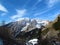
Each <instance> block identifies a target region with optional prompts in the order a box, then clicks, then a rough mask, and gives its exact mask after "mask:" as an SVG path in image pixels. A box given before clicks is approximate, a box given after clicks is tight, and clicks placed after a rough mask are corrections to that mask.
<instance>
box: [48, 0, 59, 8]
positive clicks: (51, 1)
mask: <svg viewBox="0 0 60 45" xmlns="http://www.w3.org/2000/svg"><path fill="white" fill-rule="evenodd" d="M57 2H59V0H47V5H48V7H53V6H54V5H55V4H56V3H57Z"/></svg>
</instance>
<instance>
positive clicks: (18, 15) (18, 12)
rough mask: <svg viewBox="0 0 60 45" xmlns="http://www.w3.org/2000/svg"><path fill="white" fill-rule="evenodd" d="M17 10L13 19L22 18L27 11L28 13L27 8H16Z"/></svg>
mask: <svg viewBox="0 0 60 45" xmlns="http://www.w3.org/2000/svg"><path fill="white" fill-rule="evenodd" d="M16 11H17V14H16V15H13V16H11V19H13V20H14V19H16V18H21V17H22V16H24V15H25V13H26V9H22V10H16Z"/></svg>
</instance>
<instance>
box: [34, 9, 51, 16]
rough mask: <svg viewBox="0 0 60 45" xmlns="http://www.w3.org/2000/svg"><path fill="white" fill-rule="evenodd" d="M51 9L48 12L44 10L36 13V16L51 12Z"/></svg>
mask: <svg viewBox="0 0 60 45" xmlns="http://www.w3.org/2000/svg"><path fill="white" fill-rule="evenodd" d="M51 9H52V8H51ZM51 9H47V10H44V11H42V12H38V13H35V14H34V16H39V15H42V14H44V13H46V12H48V11H50V10H51Z"/></svg>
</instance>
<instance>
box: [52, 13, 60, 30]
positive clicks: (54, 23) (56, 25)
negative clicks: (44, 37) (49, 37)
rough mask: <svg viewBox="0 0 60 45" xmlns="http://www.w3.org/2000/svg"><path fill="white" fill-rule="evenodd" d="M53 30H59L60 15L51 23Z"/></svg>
mask: <svg viewBox="0 0 60 45" xmlns="http://www.w3.org/2000/svg"><path fill="white" fill-rule="evenodd" d="M53 28H54V29H55V30H60V14H59V15H58V17H57V18H56V19H55V20H54V22H53Z"/></svg>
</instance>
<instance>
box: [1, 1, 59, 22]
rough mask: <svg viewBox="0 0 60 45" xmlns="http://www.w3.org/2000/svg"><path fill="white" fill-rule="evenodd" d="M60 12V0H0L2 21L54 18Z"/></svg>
mask: <svg viewBox="0 0 60 45" xmlns="http://www.w3.org/2000/svg"><path fill="white" fill-rule="evenodd" d="M58 14H60V0H0V22H1V21H2V20H5V21H6V22H11V21H16V20H19V19H22V18H39V19H42V20H50V21H52V20H54V19H55V17H56V16H57V15H58Z"/></svg>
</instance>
